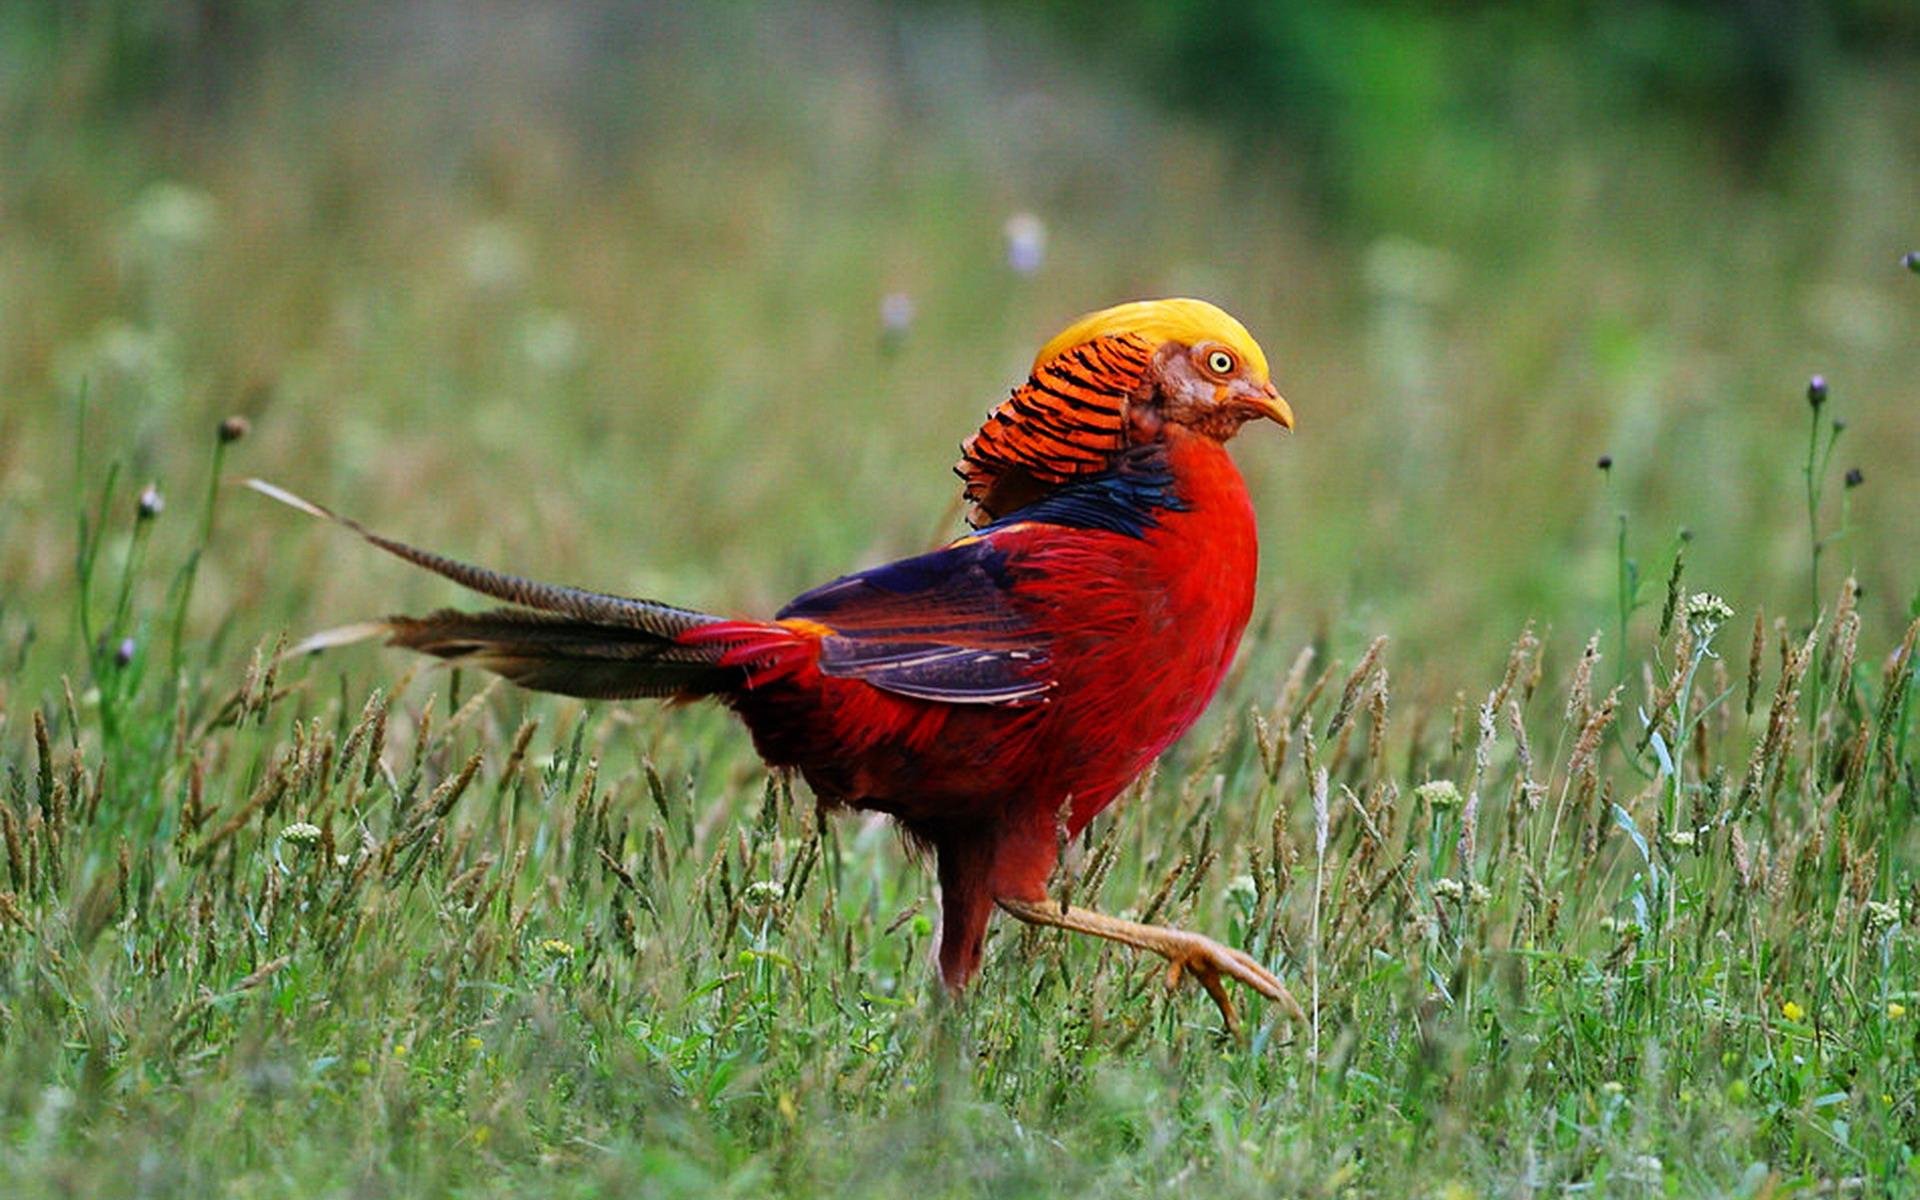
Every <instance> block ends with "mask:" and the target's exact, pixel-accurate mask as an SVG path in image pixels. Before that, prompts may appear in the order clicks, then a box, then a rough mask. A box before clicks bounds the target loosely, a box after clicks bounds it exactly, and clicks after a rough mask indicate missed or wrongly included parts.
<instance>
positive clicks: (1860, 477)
mask: <svg viewBox="0 0 1920 1200" xmlns="http://www.w3.org/2000/svg"><path fill="white" fill-rule="evenodd" d="M1866 481H1867V473H1866V472H1865V471H1862V470H1861V469H1860V468H1859V467H1848V468H1847V486H1848V487H1850V488H1857V487H1859V486H1860V485H1861V484H1863V483H1865V482H1866Z"/></svg>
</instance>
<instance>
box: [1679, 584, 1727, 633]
mask: <svg viewBox="0 0 1920 1200" xmlns="http://www.w3.org/2000/svg"><path fill="white" fill-rule="evenodd" d="M1682 612H1683V613H1684V614H1685V616H1686V618H1687V628H1688V629H1690V630H1692V631H1693V638H1694V640H1695V641H1697V642H1705V641H1708V640H1710V639H1711V638H1712V637H1713V635H1714V631H1715V630H1717V629H1719V628H1720V627H1721V626H1722V625H1725V624H1726V623H1727V622H1728V621H1731V620H1733V606H1732V605H1730V604H1728V603H1727V602H1726V601H1725V600H1722V599H1721V598H1720V597H1718V596H1716V595H1714V594H1713V593H1712V592H1695V593H1694V594H1693V595H1691V596H1689V597H1687V603H1686V606H1685V607H1684V608H1683V609H1682Z"/></svg>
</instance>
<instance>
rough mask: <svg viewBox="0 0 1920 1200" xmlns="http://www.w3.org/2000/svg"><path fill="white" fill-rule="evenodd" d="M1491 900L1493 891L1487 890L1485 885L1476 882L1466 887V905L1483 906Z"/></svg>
mask: <svg viewBox="0 0 1920 1200" xmlns="http://www.w3.org/2000/svg"><path fill="white" fill-rule="evenodd" d="M1492 899H1493V889H1491V888H1489V887H1488V886H1487V885H1486V884H1484V883H1481V882H1479V881H1478V880H1476V881H1474V882H1473V883H1470V884H1468V885H1467V903H1468V904H1485V903H1487V902H1488V901H1490V900H1492Z"/></svg>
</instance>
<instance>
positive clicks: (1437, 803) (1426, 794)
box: [1413, 779, 1460, 811]
mask: <svg viewBox="0 0 1920 1200" xmlns="http://www.w3.org/2000/svg"><path fill="white" fill-rule="evenodd" d="M1413 794H1414V795H1415V796H1417V797H1418V798H1420V799H1421V800H1424V801H1426V803H1427V807H1428V808H1431V809H1434V810H1435V811H1438V810H1440V809H1446V808H1459V807H1460V789H1459V788H1457V787H1455V786H1454V785H1453V781H1452V780H1448V779H1430V780H1428V781H1427V782H1425V783H1423V784H1421V785H1420V786H1419V787H1417V788H1415V789H1413Z"/></svg>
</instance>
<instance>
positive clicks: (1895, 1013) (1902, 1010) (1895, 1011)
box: [1887, 1000, 1907, 1021]
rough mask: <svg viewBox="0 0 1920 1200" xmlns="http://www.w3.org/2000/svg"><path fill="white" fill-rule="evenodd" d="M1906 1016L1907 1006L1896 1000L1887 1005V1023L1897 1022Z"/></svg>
mask: <svg viewBox="0 0 1920 1200" xmlns="http://www.w3.org/2000/svg"><path fill="white" fill-rule="evenodd" d="M1906 1015H1907V1006H1906V1005H1904V1004H1902V1003H1900V1002H1899V1001H1898V1000H1896V1001H1894V1002H1893V1003H1892V1004H1889V1005H1887V1019H1888V1020H1889V1021H1898V1020H1899V1019H1900V1018H1901V1017H1904V1016H1906Z"/></svg>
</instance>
